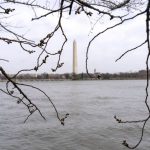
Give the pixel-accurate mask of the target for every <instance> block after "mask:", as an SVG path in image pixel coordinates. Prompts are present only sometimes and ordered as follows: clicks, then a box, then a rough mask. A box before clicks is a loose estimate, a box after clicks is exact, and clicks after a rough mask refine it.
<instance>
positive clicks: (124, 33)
mask: <svg viewBox="0 0 150 150" xmlns="http://www.w3.org/2000/svg"><path fill="white" fill-rule="evenodd" d="M39 13H40V12H39ZM33 16H34V13H33V11H32V10H31V9H29V8H23V10H22V7H20V6H18V9H17V10H16V12H14V13H13V16H12V17H10V18H9V19H8V23H9V24H11V25H12V26H17V28H14V29H13V28H12V29H13V30H16V31H17V32H20V33H22V34H26V35H27V36H28V37H30V38H33V39H35V40H37V39H40V38H42V37H44V36H45V35H46V33H48V32H50V31H52V30H53V28H54V25H56V23H57V19H58V16H57V15H53V16H49V17H47V18H43V19H41V20H39V21H32V22H31V18H32V17H33ZM104 21H105V20H102V21H100V22H99V23H98V24H97V25H96V26H95V28H94V30H93V33H90V34H89V32H90V30H91V24H90V21H89V19H88V18H87V17H86V16H85V15H82V14H81V15H78V16H70V17H68V16H66V17H64V18H63V24H62V25H63V28H64V30H65V33H66V35H67V37H68V42H67V44H66V46H65V47H64V51H63V54H62V58H61V62H64V66H63V67H62V68H60V69H59V70H58V71H57V72H56V73H66V72H68V73H71V72H72V49H73V48H72V47H73V40H74V39H75V40H76V41H77V47H78V52H77V53H78V72H79V73H81V72H85V56H86V48H87V44H88V42H89V40H90V39H91V38H92V37H93V36H94V35H95V33H97V32H99V31H101V30H102V29H104V28H105V27H106V26H110V25H111V24H110V23H109V22H108V21H107V20H106V22H107V23H106V24H104ZM145 33H146V31H145V16H140V17H138V18H137V19H135V20H134V21H130V22H127V23H125V24H124V25H121V26H119V27H117V28H115V29H112V30H110V31H108V32H106V33H105V34H103V35H101V36H99V37H98V38H97V39H95V41H94V42H93V43H92V45H91V47H90V52H89V62H88V66H89V72H93V71H94V69H96V71H97V72H109V73H114V72H127V71H138V70H141V69H145V61H146V54H147V49H146V47H145V46H143V47H142V48H139V49H138V50H135V51H133V52H131V53H129V54H127V55H126V56H125V57H123V58H122V59H121V60H120V61H119V62H115V60H116V59H117V58H118V57H119V56H120V55H121V54H122V53H123V52H124V51H126V50H128V49H130V48H132V47H134V46H136V45H138V44H140V43H142V42H143V41H144V39H145V36H146V34H145ZM4 34H5V33H4ZM61 42H62V36H61V35H60V33H58V34H56V35H55V39H53V42H52V43H51V45H50V46H49V49H54V50H55V49H56V50H57V48H58V47H59V46H60V44H61ZM38 54H39V53H38ZM37 56H38V55H37V54H33V55H29V54H28V53H26V52H24V51H22V50H21V49H20V47H19V46H17V45H15V44H10V45H7V44H6V43H4V42H2V41H1V46H0V57H1V58H4V59H8V60H9V61H10V62H9V63H7V62H3V61H0V65H1V66H3V67H4V68H5V69H6V70H7V71H8V72H9V73H15V72H16V71H18V70H20V69H28V68H33V67H34V66H35V65H36V57H37ZM55 64H56V57H50V58H48V62H47V65H45V66H43V67H41V69H40V70H39V72H40V73H41V72H47V73H51V68H54V67H55Z"/></svg>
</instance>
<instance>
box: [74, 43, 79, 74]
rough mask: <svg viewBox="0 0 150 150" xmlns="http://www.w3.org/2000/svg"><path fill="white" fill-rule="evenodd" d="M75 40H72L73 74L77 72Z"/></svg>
mask: <svg viewBox="0 0 150 150" xmlns="http://www.w3.org/2000/svg"><path fill="white" fill-rule="evenodd" d="M77 65H78V64H77V42H76V41H75V40H74V41H73V75H76V74H77V67H78V66H77Z"/></svg>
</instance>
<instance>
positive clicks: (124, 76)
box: [0, 70, 146, 80]
mask: <svg viewBox="0 0 150 150" xmlns="http://www.w3.org/2000/svg"><path fill="white" fill-rule="evenodd" d="M90 75H91V77H93V78H90V77H89V75H88V74H86V73H79V74H75V75H73V74H72V73H64V74H48V73H42V74H28V73H26V74H20V75H18V76H17V78H16V79H18V80H44V79H46V80H72V79H73V80H92V79H99V80H130V79H146V70H140V71H138V72H120V73H91V74H90ZM9 76H10V77H13V76H14V75H13V74H9ZM0 80H5V77H4V76H3V75H2V74H0Z"/></svg>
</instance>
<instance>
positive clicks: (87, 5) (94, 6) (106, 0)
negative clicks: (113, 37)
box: [0, 0, 150, 149]
mask: <svg viewBox="0 0 150 150" xmlns="http://www.w3.org/2000/svg"><path fill="white" fill-rule="evenodd" d="M19 6H21V7H29V8H31V10H33V12H34V13H33V14H34V16H32V19H31V21H41V19H42V18H45V17H49V16H51V15H55V14H57V15H58V22H57V24H56V26H55V28H54V30H53V31H51V32H49V33H47V34H46V35H45V36H44V37H43V38H41V39H38V40H34V39H30V38H29V37H28V36H27V35H23V34H22V33H20V32H19V31H18V30H19V29H18V30H15V29H14V28H13V27H11V24H9V23H8V22H7V19H8V18H9V17H11V15H13V13H14V12H15V11H16V10H17V9H18V7H19ZM22 11H23V10H22ZM120 12H121V13H120ZM81 14H85V15H84V16H86V17H88V18H89V19H92V18H96V21H95V22H94V24H92V28H91V30H92V29H93V28H94V27H95V26H96V25H97V23H98V21H99V20H101V19H103V18H104V17H107V18H109V19H108V20H109V21H110V22H112V21H114V22H115V23H114V24H113V25H112V26H109V27H106V28H105V29H104V30H102V31H99V32H97V34H95V35H94V36H93V38H91V40H90V41H89V43H88V45H87V50H86V60H85V64H86V71H87V74H89V71H88V57H89V51H90V48H91V45H92V42H93V41H94V40H95V39H96V38H97V37H99V36H101V35H102V34H105V33H106V32H107V31H111V30H112V29H113V28H117V27H118V26H120V25H122V24H124V23H125V22H130V21H131V22H134V20H135V18H137V17H139V16H142V15H145V18H146V20H145V32H146V37H145V39H143V41H142V42H141V43H139V44H138V45H136V46H135V47H133V48H131V49H129V50H126V51H125V52H124V53H123V54H122V55H121V56H120V57H119V58H118V59H117V60H116V61H118V60H120V59H121V58H122V57H123V56H124V55H126V54H128V53H129V52H131V51H134V50H136V49H138V48H140V47H142V46H143V45H147V59H146V70H147V85H146V88H145V92H146V96H145V105H146V107H147V110H148V116H146V117H145V118H144V119H141V120H137V121H122V120H121V119H119V118H118V117H117V116H115V117H114V118H115V119H116V121H117V122H118V123H141V124H143V127H142V130H141V137H140V139H139V141H138V142H137V144H135V145H134V146H130V145H129V144H128V143H127V142H126V141H123V145H124V146H126V147H128V148H130V149H135V148H136V147H138V145H139V144H140V143H141V141H142V138H143V134H144V129H145V125H146V123H147V121H148V120H149V119H150V108H149V105H148V87H149V64H148V61H149V56H150V40H149V21H150V1H149V0H45V1H42V0H1V1H0V31H1V33H2V34H1V35H0V41H1V43H2V42H5V43H7V44H13V43H15V44H18V45H19V46H20V50H23V51H25V52H27V53H29V54H30V55H32V54H34V53H37V50H38V51H40V54H39V55H38V57H37V59H36V64H35V67H33V68H30V69H22V70H20V71H18V72H16V74H15V75H14V76H13V77H10V76H9V75H8V74H7V73H6V70H5V68H4V67H3V66H0V71H1V73H2V74H3V76H5V78H6V79H7V81H6V89H0V90H1V91H2V92H4V93H6V94H7V95H9V96H11V97H13V98H15V99H17V103H18V104H19V103H22V104H24V105H25V106H26V107H27V109H28V111H29V115H28V116H27V118H26V119H25V122H26V120H27V119H28V118H29V117H30V116H31V115H32V114H33V113H34V112H35V111H38V112H39V114H40V115H41V117H42V118H43V119H44V120H45V119H46V118H45V117H44V116H43V114H42V112H41V111H40V109H39V108H38V107H37V106H36V104H34V103H33V102H32V99H30V98H29V97H28V95H27V94H26V93H25V92H24V91H23V90H22V88H21V87H22V86H27V87H31V88H34V89H36V90H38V91H39V92H42V93H43V94H44V95H45V96H46V98H47V99H48V100H49V101H50V103H51V104H52V106H53V107H54V109H55V111H56V115H57V118H58V120H59V121H60V122H61V124H63V125H64V120H65V119H66V118H67V116H68V115H69V114H66V115H64V117H63V118H60V116H59V113H58V111H57V109H56V107H55V105H54V103H53V102H52V100H51V99H50V97H49V96H48V95H47V94H46V93H45V92H44V91H42V90H41V89H39V88H37V87H34V86H32V85H27V84H22V83H19V82H16V81H15V80H14V79H15V78H16V77H17V76H18V75H19V74H20V73H21V72H30V71H38V70H40V68H41V66H43V65H46V62H47V61H48V57H50V56H58V60H57V63H56V66H55V67H53V68H52V71H53V72H55V71H57V69H59V68H61V67H62V66H63V64H64V63H63V62H61V56H62V52H63V50H64V46H65V44H66V43H67V41H68V39H67V34H66V33H65V31H64V28H63V22H62V20H63V18H64V16H65V15H68V16H69V15H81ZM120 14H121V15H120ZM57 32H61V34H62V39H63V43H62V44H61V46H60V48H59V49H58V50H57V51H56V52H55V53H52V52H51V51H50V50H49V49H48V48H47V47H48V45H49V44H50V42H51V41H52V38H53V37H55V34H56V33H57ZM43 55H44V57H43ZM0 61H5V62H7V63H9V60H7V58H1V59H0ZM89 76H90V74H89ZM14 89H15V90H17V91H18V92H19V93H20V94H18V95H15V92H14Z"/></svg>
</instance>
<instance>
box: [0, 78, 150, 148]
mask: <svg viewBox="0 0 150 150" xmlns="http://www.w3.org/2000/svg"><path fill="white" fill-rule="evenodd" d="M25 83H27V84H32V85H34V86H36V87H38V88H41V89H42V90H44V91H45V92H46V93H47V94H48V95H49V96H50V98H51V99H52V100H53V102H54V104H55V105H56V107H57V109H58V111H59V113H60V115H61V116H63V115H64V114H66V113H69V114H70V116H69V117H68V118H67V119H66V121H65V126H62V125H61V124H60V122H59V121H58V120H57V118H56V114H55V111H54V109H53V107H52V105H51V104H50V103H49V101H48V100H47V99H46V97H44V95H43V94H42V93H39V92H38V91H36V90H33V89H31V88H24V91H25V93H27V94H28V95H29V96H30V97H31V98H33V101H34V103H36V104H37V106H38V107H39V108H40V109H41V111H42V113H43V114H44V115H45V117H46V118H47V121H44V120H43V119H42V118H41V117H40V115H39V114H38V113H35V114H33V115H32V116H31V118H29V120H28V121H27V122H26V123H25V124H24V123H23V121H24V120H25V119H26V117H27V115H28V110H27V109H26V108H25V107H24V106H23V105H22V104H19V105H18V104H17V103H16V100H15V99H13V98H11V97H9V96H7V95H5V94H4V93H0V99H1V100H0V150H127V148H125V147H124V146H122V145H121V143H122V141H123V140H125V139H126V140H127V142H128V143H131V144H136V143H137V142H138V139H139V136H140V133H141V124H118V123H117V122H116V121H115V120H114V115H117V116H118V117H119V118H121V119H123V120H135V119H143V118H144V116H146V115H147V109H146V107H145V104H144V99H145V91H144V89H145V85H146V81H144V80H128V81H126V80H123V81H36V82H35V81H30V82H29V81H28V82H25ZM0 87H4V83H3V82H0ZM144 134H145V135H144V138H143V142H142V143H141V145H140V146H139V147H138V148H137V150H149V149H150V122H148V124H147V126H146V130H145V133H144Z"/></svg>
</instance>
